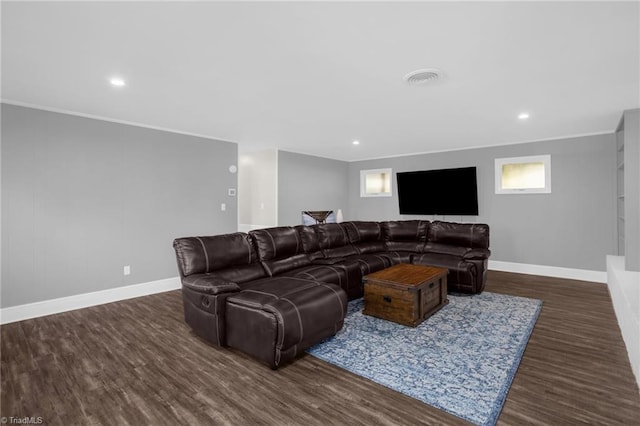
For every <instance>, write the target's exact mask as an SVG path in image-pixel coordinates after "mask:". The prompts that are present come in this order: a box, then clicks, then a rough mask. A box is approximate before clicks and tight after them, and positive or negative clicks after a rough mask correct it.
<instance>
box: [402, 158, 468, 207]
mask: <svg viewBox="0 0 640 426" xmlns="http://www.w3.org/2000/svg"><path fill="white" fill-rule="evenodd" d="M396 176H397V179H398V201H399V204H400V214H416V215H421V214H433V215H468V216H475V215H477V214H478V186H477V179H476V168H475V167H463V168H458V169H442V170H424V171H418V172H401V173H397V174H396Z"/></svg>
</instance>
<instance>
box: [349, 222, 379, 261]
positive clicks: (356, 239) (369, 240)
mask: <svg viewBox="0 0 640 426" xmlns="http://www.w3.org/2000/svg"><path fill="white" fill-rule="evenodd" d="M340 225H341V226H342V227H343V228H344V230H345V231H347V236H348V237H349V242H350V243H351V244H353V246H354V247H355V248H356V249H357V250H358V252H359V253H362V254H366V253H376V252H380V251H384V250H385V249H386V248H385V245H384V240H383V238H382V237H383V233H382V226H381V225H380V223H378V222H361V221H354V222H343V223H341V224H340Z"/></svg>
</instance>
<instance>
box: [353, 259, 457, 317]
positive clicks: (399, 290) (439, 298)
mask: <svg viewBox="0 0 640 426" xmlns="http://www.w3.org/2000/svg"><path fill="white" fill-rule="evenodd" d="M447 273H448V270H447V269H444V268H437V267H434V266H422V265H410V264H405V263H402V264H400V265H395V266H392V267H390V268H387V269H383V270H382V271H378V272H376V273H373V274H370V275H367V276H366V277H365V284H364V311H363V313H364V314H365V315H371V316H374V317H378V318H382V319H385V320H388V321H393V322H397V323H399V324H403V325H407V326H410V327H415V326H417V325H418V324H420V323H421V322H422V321H424V320H425V319H426V318H429V317H430V316H431V315H433V314H434V313H435V312H437V311H438V310H439V309H441V308H442V307H443V306H444V305H446V304H447V303H449V300H448V299H447Z"/></svg>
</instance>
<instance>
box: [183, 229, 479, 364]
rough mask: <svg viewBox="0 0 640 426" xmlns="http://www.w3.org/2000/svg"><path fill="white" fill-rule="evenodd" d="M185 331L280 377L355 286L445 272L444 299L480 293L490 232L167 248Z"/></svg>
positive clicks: (298, 236) (270, 237)
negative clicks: (418, 267) (389, 274)
mask: <svg viewBox="0 0 640 426" xmlns="http://www.w3.org/2000/svg"><path fill="white" fill-rule="evenodd" d="M173 246H174V249H175V251H176V257H177V261H178V270H179V272H180V277H181V280H182V294H183V303H184V313H185V320H186V322H187V323H188V324H189V325H190V326H191V327H192V328H193V330H194V331H195V333H196V334H198V335H199V336H201V337H203V338H204V339H206V340H208V341H209V342H211V343H213V344H215V345H218V346H229V347H232V348H236V349H239V350H241V351H243V352H245V353H247V354H249V355H251V356H253V357H255V358H257V359H258V360H260V361H262V362H265V363H267V364H268V365H269V366H270V367H271V368H277V367H278V366H279V365H281V364H282V363H284V362H286V361H289V360H291V359H293V358H295V357H296V356H297V355H299V354H301V353H302V352H304V350H305V349H307V348H308V347H310V346H312V345H314V344H315V343H317V342H319V341H321V340H322V339H324V338H326V337H329V336H331V335H333V334H335V333H336V332H337V331H338V330H340V329H341V328H342V325H343V321H344V317H345V314H346V305H347V300H348V299H355V298H358V297H361V296H362V295H363V281H362V278H363V277H364V276H365V275H367V274H369V273H372V272H375V271H378V270H380V269H384V268H386V267H389V266H391V265H394V264H397V263H403V262H404V263H415V264H423V265H434V266H440V267H444V268H447V269H449V275H448V285H449V291H455V292H465V293H480V292H482V290H483V289H484V285H485V281H486V273H487V262H488V258H489V255H490V251H489V226H488V225H485V224H461V223H453V222H441V221H434V222H428V221H422V220H407V221H387V222H343V223H340V224H337V223H329V224H320V225H313V226H295V227H290V226H285V227H276V228H267V229H259V230H255V231H251V232H249V233H248V234H245V233H240V232H238V233H234V234H226V235H216V236H209V237H186V238H178V239H176V240H175V241H174V242H173Z"/></svg>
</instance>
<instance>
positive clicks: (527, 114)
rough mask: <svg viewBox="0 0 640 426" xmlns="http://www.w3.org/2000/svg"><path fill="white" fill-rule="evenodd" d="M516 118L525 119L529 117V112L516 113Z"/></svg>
mask: <svg viewBox="0 0 640 426" xmlns="http://www.w3.org/2000/svg"><path fill="white" fill-rule="evenodd" d="M518 118H519V119H520V120H526V119H527V118H529V113H528V112H521V113H520V114H518Z"/></svg>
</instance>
